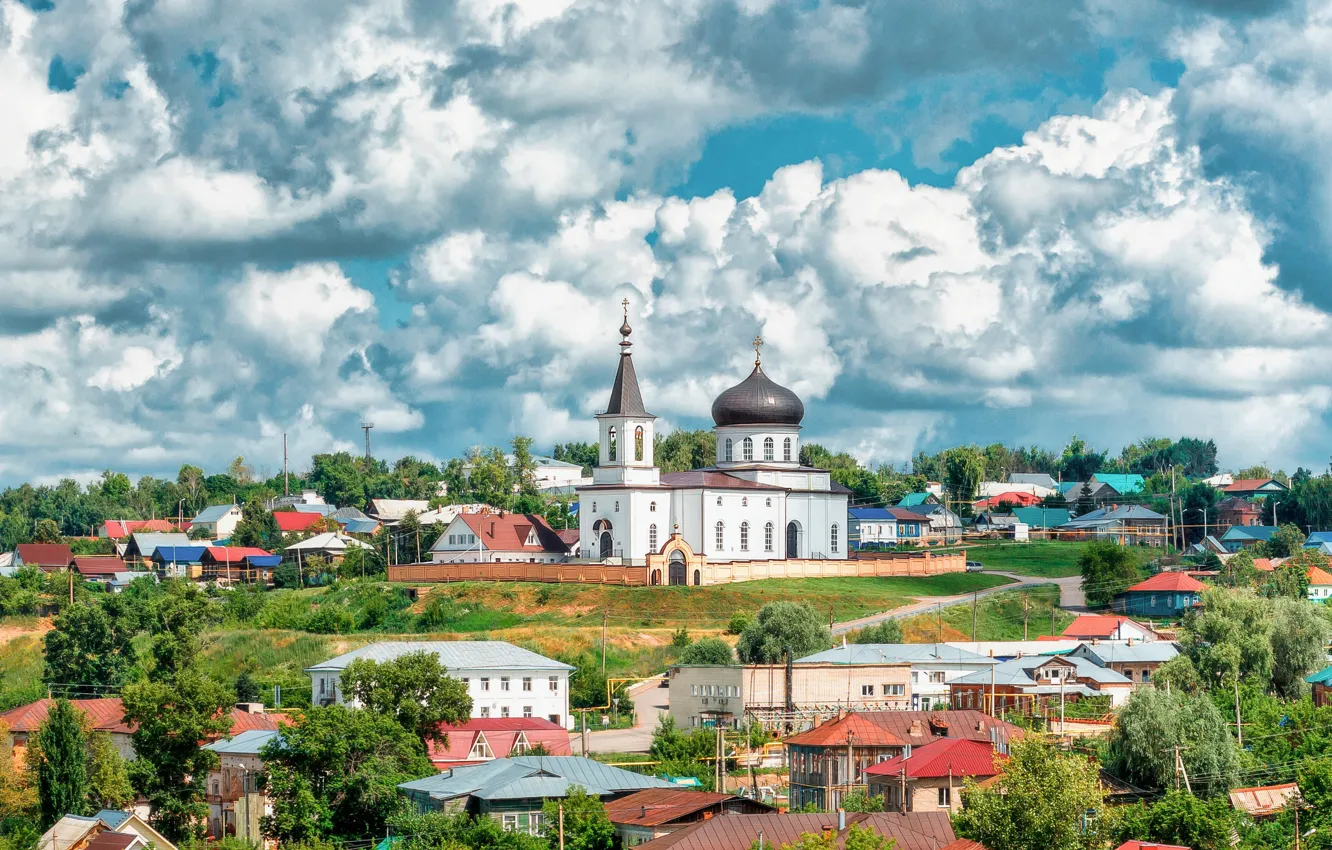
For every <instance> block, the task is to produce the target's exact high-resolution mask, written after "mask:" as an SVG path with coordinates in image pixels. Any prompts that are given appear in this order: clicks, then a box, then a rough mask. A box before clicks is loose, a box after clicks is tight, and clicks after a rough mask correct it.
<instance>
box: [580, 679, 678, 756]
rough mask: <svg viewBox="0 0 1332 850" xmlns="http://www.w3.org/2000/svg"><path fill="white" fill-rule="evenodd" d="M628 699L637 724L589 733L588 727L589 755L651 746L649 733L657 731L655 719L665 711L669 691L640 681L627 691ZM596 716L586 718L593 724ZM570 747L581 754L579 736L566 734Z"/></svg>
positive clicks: (634, 751) (590, 729)
mask: <svg viewBox="0 0 1332 850" xmlns="http://www.w3.org/2000/svg"><path fill="white" fill-rule="evenodd" d="M629 696H630V698H631V699H632V700H633V702H634V717H635V718H636V721H637V724H638V725H636V726H635V727H634V728H632V729H607V730H605V731H604V732H603V731H593V730H592V727H591V726H590V725H589V727H588V733H587V751H588V752H590V753H645V752H647V751H648V747H649V746H651V744H652V730H654V729H656V728H657V717H658V716H659V715H662V714H665V713H666V712H667V708H668V703H669V702H670V691H669V690H668V689H666V688H662V687H658V683H657V682H643V683H641V684H638V685H634V686H632V687H630V689H629ZM599 717H600V715H598V714H595V713H592V714H589V715H588V717H587V719H588V722H589V723H593V722H595V721H597V720H598V719H599ZM569 738H570V744H571V746H572V747H573V751H574V753H582V746H583V745H582V741H581V736H580V735H578V734H572V733H571V734H570V736H569Z"/></svg>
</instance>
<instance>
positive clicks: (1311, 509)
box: [1296, 475, 1332, 529]
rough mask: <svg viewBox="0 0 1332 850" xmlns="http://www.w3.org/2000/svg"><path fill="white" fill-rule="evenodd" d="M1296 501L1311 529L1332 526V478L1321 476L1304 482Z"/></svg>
mask: <svg viewBox="0 0 1332 850" xmlns="http://www.w3.org/2000/svg"><path fill="white" fill-rule="evenodd" d="M1296 501H1297V502H1298V504H1299V506H1300V511H1301V512H1302V513H1303V514H1304V521H1305V522H1306V523H1307V524H1308V527H1309V528H1310V529H1320V528H1327V527H1329V526H1332V476H1329V475H1320V476H1318V477H1317V478H1310V479H1309V480H1307V481H1305V482H1303V484H1301V485H1300V487H1299V493H1298V495H1297V496H1296Z"/></svg>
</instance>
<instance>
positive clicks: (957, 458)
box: [943, 446, 985, 510]
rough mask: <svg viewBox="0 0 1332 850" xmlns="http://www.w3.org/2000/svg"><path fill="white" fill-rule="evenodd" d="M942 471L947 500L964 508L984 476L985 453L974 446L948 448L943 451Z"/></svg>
mask: <svg viewBox="0 0 1332 850" xmlns="http://www.w3.org/2000/svg"><path fill="white" fill-rule="evenodd" d="M943 472H944V481H943V483H944V486H945V487H946V488H948V500H949V502H957V503H960V505H959V506H960V507H962V508H963V509H964V510H965V509H967V508H968V507H969V505H970V503H971V502H972V500H973V498H974V497H975V495H976V488H977V487H979V486H980V483H981V480H982V479H983V478H984V477H985V455H984V454H982V453H981V450H980V449H978V448H976V447H975V446H957V447H956V448H951V449H948V450H947V451H946V452H944V457H943Z"/></svg>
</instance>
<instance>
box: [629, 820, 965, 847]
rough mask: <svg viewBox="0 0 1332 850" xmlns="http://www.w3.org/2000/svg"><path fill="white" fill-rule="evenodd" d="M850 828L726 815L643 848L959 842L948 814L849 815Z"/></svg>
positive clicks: (940, 844)
mask: <svg viewBox="0 0 1332 850" xmlns="http://www.w3.org/2000/svg"><path fill="white" fill-rule="evenodd" d="M846 826H847V828H846V829H844V830H841V831H838V829H837V814H836V813H829V814H791V813H785V814H767V815H732V814H724V815H719V816H717V817H715V818H709V819H708V820H704V821H700V822H699V823H696V824H694V825H692V826H689V827H686V828H684V829H681V830H678V831H676V832H672V833H670V834H669V835H663V836H662V837H661V838H657V839H654V840H652V841H648V842H646V843H644V844H640V845H639V846H640V847H643V848H646V850H667V848H670V850H750V847H751V846H752V845H753V844H754V842H755V841H756V840H758V836H759V833H760V832H762V833H763V841H764V844H765V845H768V846H772V847H780V846H782V845H783V844H791V843H794V842H796V841H798V840H800V836H802V835H804V834H806V833H812V834H814V835H821V834H824V833H826V832H834V833H837V842H836V846H837V847H839V848H844V847H845V846H846V836H847V833H848V832H849V831H850V829H851V827H852V826H860V827H861V828H862V829H864V828H869V829H872V830H874V831H875V832H877V833H879V834H880V835H883V836H885V837H887V838H891V839H893V840H894V841H895V842H896V844H897V847H896V850H942V848H944V847H946V846H947V845H949V844H951V843H952V842H953V841H954V840H956V838H957V836H956V835H955V834H954V833H953V825H952V823H951V822H949V820H948V815H947V814H946V813H944V812H907V813H906V814H898V813H896V812H885V813H875V814H863V813H858V812H847V813H846Z"/></svg>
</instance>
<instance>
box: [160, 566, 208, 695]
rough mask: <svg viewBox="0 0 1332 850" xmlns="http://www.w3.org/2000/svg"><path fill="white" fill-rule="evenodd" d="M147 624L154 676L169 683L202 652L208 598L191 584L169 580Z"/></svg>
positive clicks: (196, 586)
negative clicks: (150, 640)
mask: <svg viewBox="0 0 1332 850" xmlns="http://www.w3.org/2000/svg"><path fill="white" fill-rule="evenodd" d="M163 589H164V590H165V591H166V593H165V594H164V595H163V597H162V598H161V599H160V600H159V601H158V603H157V605H156V606H155V607H154V609H153V612H152V617H151V619H150V621H149V622H148V624H147V625H148V630H149V631H150V632H151V633H152V635H153V661H154V662H155V667H154V674H155V676H156V677H157V678H158V679H159V680H169V679H170V678H171V677H173V676H175V675H176V673H178V672H180V671H182V670H185V669H187V668H188V667H189V666H190V665H191V664H193V663H194V660H195V659H196V658H197V657H198V656H199V652H200V650H201V649H202V646H203V644H202V640H201V637H200V635H201V634H202V633H203V629H204V626H205V625H207V624H208V622H209V621H210V619H211V618H212V611H211V608H210V605H209V600H208V597H207V596H205V595H204V592H203V591H202V590H200V589H199V586H198V585H196V584H194V583H193V582H187V581H171V582H166V583H164V585H163Z"/></svg>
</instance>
